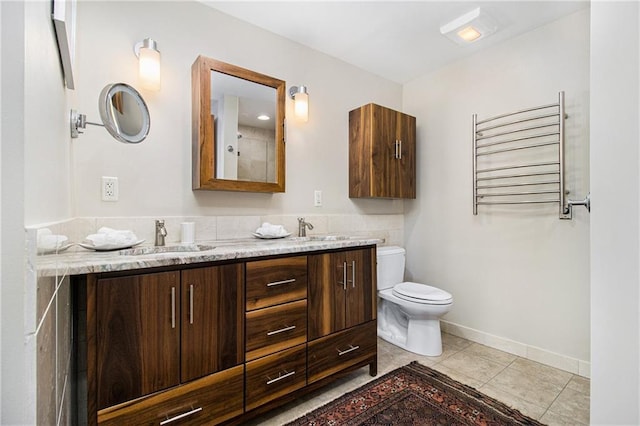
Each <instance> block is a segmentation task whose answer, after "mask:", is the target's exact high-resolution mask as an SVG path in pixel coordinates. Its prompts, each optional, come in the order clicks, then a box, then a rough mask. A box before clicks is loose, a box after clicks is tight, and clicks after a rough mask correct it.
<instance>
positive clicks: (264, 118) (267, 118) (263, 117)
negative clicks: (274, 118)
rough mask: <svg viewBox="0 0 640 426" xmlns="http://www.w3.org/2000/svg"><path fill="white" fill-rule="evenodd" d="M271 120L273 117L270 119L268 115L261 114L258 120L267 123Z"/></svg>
mask: <svg viewBox="0 0 640 426" xmlns="http://www.w3.org/2000/svg"><path fill="white" fill-rule="evenodd" d="M270 119H271V117H269V116H268V115H267V114H260V115H259V116H258V120H262V121H267V120H270Z"/></svg>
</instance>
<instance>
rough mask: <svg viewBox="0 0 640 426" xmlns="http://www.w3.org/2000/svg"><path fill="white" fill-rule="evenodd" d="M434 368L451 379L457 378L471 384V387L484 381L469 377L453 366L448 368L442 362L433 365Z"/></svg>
mask: <svg viewBox="0 0 640 426" xmlns="http://www.w3.org/2000/svg"><path fill="white" fill-rule="evenodd" d="M431 368H433V369H434V370H437V371H439V372H441V373H443V374H446V375H447V376H449V377H451V378H452V379H453V380H457V381H459V382H460V383H464V384H465V385H467V386H471V387H472V388H475V389H478V388H479V387H480V386H482V385H483V384H484V382H482V381H480V380H478V379H474V378H473V377H469V376H467V375H465V374H463V373H461V372H460V371H458V370H457V369H455V368H449V367H447V366H446V365H442V363H438V364H435V365H434V366H433V367H431Z"/></svg>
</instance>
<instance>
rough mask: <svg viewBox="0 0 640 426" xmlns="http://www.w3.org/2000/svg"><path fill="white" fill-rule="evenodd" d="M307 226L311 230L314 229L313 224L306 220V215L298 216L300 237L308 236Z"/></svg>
mask: <svg viewBox="0 0 640 426" xmlns="http://www.w3.org/2000/svg"><path fill="white" fill-rule="evenodd" d="M307 228H309V230H312V229H313V225H312V224H310V223H309V222H305V221H304V217H299V218H298V237H306V236H307Z"/></svg>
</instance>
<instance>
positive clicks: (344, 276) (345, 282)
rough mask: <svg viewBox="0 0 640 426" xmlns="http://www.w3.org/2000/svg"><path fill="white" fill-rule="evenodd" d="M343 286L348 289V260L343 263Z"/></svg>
mask: <svg viewBox="0 0 640 426" xmlns="http://www.w3.org/2000/svg"><path fill="white" fill-rule="evenodd" d="M342 288H343V289H344V290H345V291H347V262H344V263H343V264H342Z"/></svg>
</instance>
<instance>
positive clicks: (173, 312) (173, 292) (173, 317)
mask: <svg viewBox="0 0 640 426" xmlns="http://www.w3.org/2000/svg"><path fill="white" fill-rule="evenodd" d="M171 328H176V288H175V287H171Z"/></svg>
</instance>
